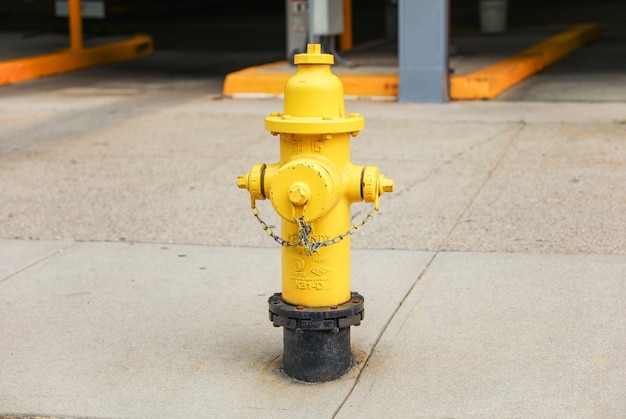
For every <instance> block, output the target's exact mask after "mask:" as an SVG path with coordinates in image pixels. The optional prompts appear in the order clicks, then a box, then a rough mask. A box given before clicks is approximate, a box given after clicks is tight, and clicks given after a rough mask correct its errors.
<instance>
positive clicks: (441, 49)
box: [398, 0, 450, 103]
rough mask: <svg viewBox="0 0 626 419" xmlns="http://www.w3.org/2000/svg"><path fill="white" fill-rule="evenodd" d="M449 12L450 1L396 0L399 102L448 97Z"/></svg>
mask: <svg viewBox="0 0 626 419" xmlns="http://www.w3.org/2000/svg"><path fill="white" fill-rule="evenodd" d="M449 11H450V1H449V0H398V58H399V77H400V86H399V93H398V101H400V102H433V103H441V102H447V101H448V100H449V93H448V91H449V88H448V86H449V81H448V36H449V22H450V19H449V16H450V14H449Z"/></svg>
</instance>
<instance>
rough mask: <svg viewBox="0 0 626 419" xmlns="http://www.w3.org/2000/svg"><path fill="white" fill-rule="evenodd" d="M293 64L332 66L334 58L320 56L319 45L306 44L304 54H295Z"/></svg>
mask: <svg viewBox="0 0 626 419" xmlns="http://www.w3.org/2000/svg"><path fill="white" fill-rule="evenodd" d="M293 63H294V64H334V63H335V57H334V56H333V55H332V54H322V46H321V45H320V44H308V45H307V51H306V54H296V56H295V57H294V58H293Z"/></svg>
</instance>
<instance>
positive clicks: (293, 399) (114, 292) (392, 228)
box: [0, 46, 626, 418]
mask: <svg viewBox="0 0 626 419" xmlns="http://www.w3.org/2000/svg"><path fill="white" fill-rule="evenodd" d="M588 48H593V46H590V47H588ZM616 48H622V46H616ZM581 51H588V50H581ZM613 51H615V50H613ZM257 53H258V54H260V55H262V54H263V52H262V51H257ZM583 53H585V52H583ZM260 55H259V56H260ZM189 57H194V55H193V54H191V53H182V54H180V53H179V54H176V53H175V52H173V51H168V50H165V51H162V52H158V53H157V54H155V55H154V56H153V57H148V58H146V59H142V60H138V61H135V62H130V63H124V64H119V65H113V66H106V67H102V68H97V69H90V70H86V71H82V72H78V73H72V74H66V75H63V76H59V77H53V78H48V79H43V80H37V81H33V82H28V83H23V84H19V85H14V86H5V87H1V88H0V127H1V129H0V202H1V203H2V205H0V337H1V339H0V371H2V374H1V375H0V417H2V416H12V415H18V416H42V417H91V418H126V417H128V418H144V417H181V418H182V417H198V418H201V417H250V416H253V415H254V416H256V417H268V418H269V417H279V418H280V417H320V418H330V417H338V418H339V417H341V418H342V417H353V416H357V417H368V418H369V417H371V418H378V417H386V416H393V417H407V418H408V417H428V418H430V417H458V418H485V417H492V418H500V417H575V418H590V417H593V418H623V417H624V416H626V393H625V392H624V390H623V389H624V387H626V358H625V357H624V354H625V353H626V318H625V314H624V303H623V300H624V299H623V295H624V293H625V282H626V239H625V238H626V189H625V188H624V185H626V142H625V141H624V139H625V138H626V101H624V100H621V99H620V100H616V99H615V98H614V97H613V96H610V94H607V93H606V92H607V90H606V89H598V88H597V87H598V84H597V82H596V81H597V79H598V73H596V72H594V71H591V70H590V72H589V73H587V74H586V76H584V75H583V74H582V73H581V77H580V78H579V81H578V82H577V85H576V89H574V90H572V91H575V92H576V95H578V96H577V97H586V98H588V101H587V102H584V103H581V102H578V101H577V100H574V99H571V96H567V95H568V93H567V91H565V90H563V89H561V90H559V89H554V90H553V91H554V93H553V96H552V98H553V99H554V98H556V99H555V100H557V101H558V100H559V98H562V100H563V101H562V102H561V103H556V104H555V103H552V102H547V101H546V100H545V98H543V97H541V96H540V95H539V96H537V95H535V94H534V93H533V89H528V88H525V87H528V86H530V85H531V84H532V83H533V81H528V82H525V83H526V84H525V83H523V84H522V85H520V89H521V90H520V91H518V93H519V94H520V95H525V96H523V98H520V97H518V99H519V100H516V101H512V100H511V101H504V100H499V101H494V102H454V103H449V104H446V105H423V104H398V103H377V102H348V103H347V110H348V111H350V112H360V113H361V114H362V115H364V116H365V118H366V129H365V130H364V131H363V132H362V134H361V135H360V136H359V137H358V138H355V139H354V140H353V148H352V160H353V161H354V162H355V163H358V164H373V165H378V166H379V167H380V168H381V170H382V172H383V173H384V174H385V175H387V176H388V177H392V178H394V179H395V181H396V191H395V192H394V193H391V194H386V195H385V196H383V199H382V203H381V214H380V215H379V216H378V217H377V218H375V219H374V220H372V221H371V222H369V223H368V224H367V225H366V226H365V227H364V228H363V229H362V230H360V231H359V232H358V233H357V234H356V235H355V236H353V241H352V244H353V248H354V251H353V257H352V269H353V277H352V289H353V290H355V291H359V292H360V293H361V294H362V295H364V296H365V298H366V305H365V306H366V312H367V315H366V318H365V320H364V322H363V324H362V325H361V326H359V327H355V328H353V329H352V344H353V352H354V354H355V358H356V360H357V362H355V367H354V368H353V370H351V371H350V372H349V373H348V374H347V375H346V376H344V377H343V378H342V379H340V380H337V381H335V382H332V383H326V384H315V385H310V384H302V383H298V382H294V381H291V380H289V379H288V378H286V377H285V376H283V375H282V373H281V372H280V355H281V349H282V345H281V342H282V340H281V331H280V329H275V328H273V327H272V326H271V324H270V322H269V321H268V320H267V312H266V310H267V309H266V300H267V298H268V297H269V296H270V295H271V294H272V293H273V292H275V291H279V290H280V278H279V275H280V274H279V269H280V254H279V250H278V249H277V248H276V245H275V244H274V243H273V242H272V241H271V240H270V239H269V238H267V237H266V236H265V235H264V234H263V232H262V230H261V228H260V227H259V225H258V223H257V222H256V221H255V219H254V218H253V217H252V215H251V214H250V212H249V208H248V206H249V200H248V198H247V195H246V192H244V191H242V190H239V189H237V187H236V185H235V180H236V177H237V175H240V174H242V173H245V172H246V171H247V170H249V169H250V167H251V165H252V164H254V163H257V162H267V163H271V162H274V161H276V160H277V155H278V146H277V144H276V139H275V137H272V136H271V135H270V134H269V133H267V132H265V131H264V130H263V117H264V116H265V115H268V114H269V113H270V112H273V111H280V110H281V109H282V103H281V102H280V101H279V100H229V99H222V98H221V97H220V95H219V92H220V91H221V81H222V77H223V72H224V71H230V70H229V69H227V68H226V67H228V66H230V65H232V62H230V64H228V61H227V60H219V57H220V56H219V55H215V56H211V57H208V58H205V59H204V60H205V61H202V62H203V63H204V64H203V65H205V66H206V67H205V68H207V69H208V68H217V69H215V70H212V71H213V72H209V75H208V76H207V75H203V74H202V72H201V71H194V70H189V69H190V68H193V66H192V65H190V64H189V61H188V59H189ZM221 57H222V58H223V56H221ZM240 57H241V56H240ZM246 57H247V58H245V59H246V60H247V59H252V58H254V57H252V58H251V56H246ZM159 63H160V64H162V66H161V65H158V64H159ZM225 63H226V64H225ZM244 64H245V63H244ZM571 65H574V66H575V65H576V64H575V63H571ZM220 66H222V67H220ZM567 68H568V69H569V70H568V71H570V70H571V68H572V67H571V66H569V67H567ZM207 71H208V70H207ZM556 74H557V75H555V74H554V73H550V72H549V71H548V72H546V73H545V79H544V81H545V82H546V83H552V85H553V86H555V85H558V84H559V83H560V82H561V80H560V78H559V77H558V74H559V73H558V72H557V73H556ZM602 77H603V78H604V79H603V80H605V81H606V82H607V83H614V84H615V86H619V83H620V80H622V78H621V77H623V75H622V74H621V73H619V72H607V73H602ZM527 83H531V84H527ZM535 92H536V90H535ZM559 92H560V93H562V94H563V95H564V96H559V94H560V93H559ZM603 92H604V93H603ZM604 94H607V95H608V96H603V95H604ZM367 209H368V206H367V205H364V204H363V205H354V206H353V217H354V219H355V221H358V220H359V219H360V218H361V217H362V216H363V215H364V214H365V212H366V211H367ZM261 211H262V213H263V215H264V216H265V217H266V218H267V219H268V220H269V223H270V224H277V223H278V220H277V218H276V217H275V216H274V215H273V214H272V211H271V207H270V206H268V205H263V206H262V207H261Z"/></svg>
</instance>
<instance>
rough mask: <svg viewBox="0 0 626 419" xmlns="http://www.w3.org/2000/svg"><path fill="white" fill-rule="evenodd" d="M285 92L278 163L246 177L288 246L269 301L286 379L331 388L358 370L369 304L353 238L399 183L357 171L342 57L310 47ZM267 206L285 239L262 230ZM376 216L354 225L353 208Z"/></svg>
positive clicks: (359, 123)
mask: <svg viewBox="0 0 626 419" xmlns="http://www.w3.org/2000/svg"><path fill="white" fill-rule="evenodd" d="M294 61H295V64H297V65H298V70H297V72H296V74H295V75H293V76H292V77H291V78H290V79H289V80H288V81H287V84H286V85H285V99H284V112H283V113H282V114H281V113H279V112H274V113H272V114H271V115H270V116H268V117H267V118H266V119H265V128H266V129H267V130H269V131H270V132H271V133H272V134H273V135H279V136H280V161H279V162H278V163H275V164H256V165H254V166H253V167H252V170H250V172H249V173H247V174H246V175H243V176H239V177H238V179H237V185H238V186H239V188H243V189H247V190H248V191H249V192H250V199H251V208H252V212H253V214H254V215H255V216H256V218H257V219H258V220H259V222H260V223H261V226H262V227H263V229H264V230H265V231H266V233H267V234H268V235H269V236H271V237H272V238H274V240H276V242H278V243H279V244H280V245H281V246H282V293H276V294H274V295H273V296H272V297H270V299H269V309H270V320H272V322H273V323H274V325H275V326H277V327H280V326H283V327H284V329H283V330H284V332H283V336H284V348H283V370H284V371H285V372H286V373H287V375H289V376H291V377H293V378H296V379H298V380H301V381H329V380H333V379H336V378H338V377H340V376H342V375H343V374H344V373H345V372H346V371H347V369H348V368H349V367H350V365H351V362H352V354H351V350H350V326H356V325H359V324H360V322H361V320H362V318H363V297H362V296H361V295H359V294H358V293H355V292H351V289H350V236H351V235H352V234H353V233H354V232H356V231H357V229H358V228H360V227H361V226H362V225H363V224H364V223H365V222H367V221H368V220H369V219H370V218H371V217H372V216H374V215H375V214H376V213H377V212H378V205H379V200H380V196H381V195H382V194H383V193H384V192H392V191H393V180H391V179H387V178H385V177H384V176H383V175H381V174H380V171H379V170H378V168H377V167H374V166H366V167H365V166H357V165H354V164H352V163H351V162H350V137H351V136H357V135H358V134H359V132H360V130H362V129H363V127H364V119H363V117H362V116H360V115H359V114H354V113H351V114H346V112H345V108H344V96H343V85H342V83H341V81H340V80H339V79H338V78H337V77H336V76H335V75H334V74H332V72H331V71H330V65H331V64H333V62H334V57H333V56H332V55H330V54H322V53H321V47H320V45H318V44H310V45H308V47H307V52H306V54H298V55H296V56H295V59H294ZM263 199H269V200H270V201H271V203H272V206H273V207H274V209H275V210H276V212H277V213H278V214H279V215H280V217H281V218H282V223H281V235H277V234H276V233H274V232H273V231H272V229H271V228H270V227H269V226H268V225H267V224H266V223H265V221H263V219H262V218H261V214H260V213H259V211H258V208H257V207H256V201H257V200H263ZM359 201H365V202H371V203H373V208H372V210H371V211H370V212H369V213H368V214H367V215H366V216H365V218H364V219H363V220H362V221H361V222H359V223H357V224H355V225H353V226H351V225H350V205H351V204H352V203H353V202H359Z"/></svg>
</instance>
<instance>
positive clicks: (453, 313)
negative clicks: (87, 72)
mask: <svg viewBox="0 0 626 419" xmlns="http://www.w3.org/2000/svg"><path fill="white" fill-rule="evenodd" d="M0 251H1V252H2V254H3V255H4V256H3V258H5V257H6V258H7V259H6V260H8V261H9V264H8V265H5V264H4V263H3V266H2V269H3V275H2V277H3V281H2V282H1V283H0V319H1V320H0V332H1V333H2V337H3V338H2V341H1V342H0V366H1V369H2V372H3V374H2V377H3V378H2V379H1V380H0V409H1V410H0V413H2V414H9V415H11V414H22V415H25V414H26V415H35V414H36V415H39V416H44V417H47V416H48V415H51V416H54V417H107V418H108V417H120V418H121V417H135V418H145V417H251V416H255V417H267V418H269V417H279V418H282V417H285V418H287V417H303V418H308V417H320V418H323V417H335V416H336V417H355V416H356V417H368V418H376V417H386V416H387V415H388V414H389V413H390V412H393V414H392V416H393V417H407V418H408V417H475V418H483V417H494V418H495V417H602V418H619V417H622V416H623V414H624V412H626V410H625V404H624V403H625V401H626V400H625V397H624V383H625V382H626V375H625V373H624V371H626V369H625V367H626V365H625V363H624V357H623V354H624V350H625V349H626V330H625V327H624V314H623V295H624V294H623V292H624V278H625V276H626V260H625V258H624V257H623V256H603V255H593V256H591V255H532V254H502V253H438V254H434V253H432V252H420V251H399V250H395V251H391V250H358V251H355V252H354V259H353V270H354V275H353V283H354V285H355V286H356V287H357V288H355V289H358V290H359V292H360V293H362V294H363V295H365V296H366V312H367V316H366V320H365V322H364V323H363V324H362V326H361V327H358V328H353V331H352V335H353V339H352V342H353V351H354V353H355V355H356V357H357V359H358V361H359V363H358V365H356V366H355V367H354V369H353V370H352V371H350V372H349V373H348V374H347V375H346V376H344V377H343V378H342V379H340V380H338V381H336V382H332V383H326V384H315V385H307V384H302V383H298V382H293V381H290V380H289V379H288V378H287V377H285V376H283V374H282V373H281V372H280V370H279V366H280V354H281V342H282V333H281V331H280V330H279V329H273V328H272V326H271V324H270V322H269V321H268V320H267V313H266V300H267V298H268V296H269V295H271V293H272V291H273V290H276V289H277V286H278V284H279V280H278V278H277V273H278V272H279V269H280V261H279V257H280V256H279V251H278V250H277V249H258V248H256V249H245V248H234V247H202V246H181V245H167V246H165V245H157V244H135V245H132V244H126V243H74V242H49V241H42V242H37V241H7V240H4V241H1V242H0ZM242 259H245V263H241V261H242ZM420 278H421V279H420ZM372 352H373V353H372Z"/></svg>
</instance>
